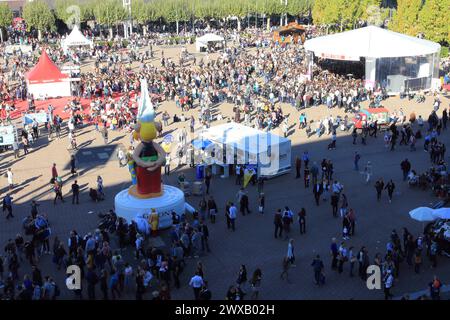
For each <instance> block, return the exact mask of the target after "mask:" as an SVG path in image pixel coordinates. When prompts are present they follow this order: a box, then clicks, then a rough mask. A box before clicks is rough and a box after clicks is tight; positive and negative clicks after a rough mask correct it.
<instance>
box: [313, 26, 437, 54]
mask: <svg viewBox="0 0 450 320" xmlns="http://www.w3.org/2000/svg"><path fill="white" fill-rule="evenodd" d="M440 48H441V46H440V45H439V44H438V43H435V42H432V41H428V40H423V39H419V38H416V37H411V36H407V35H405V34H401V33H397V32H393V31H390V30H386V29H382V28H379V27H375V26H368V27H364V28H360V29H355V30H351V31H346V32H342V33H337V34H332V35H328V36H323V37H318V38H314V39H311V40H307V41H306V42H305V49H306V51H312V52H314V54H315V55H316V56H317V57H322V58H327V59H336V60H356V61H359V59H360V58H363V57H371V58H386V57H409V56H420V55H427V54H433V53H436V52H438V51H439V50H440Z"/></svg>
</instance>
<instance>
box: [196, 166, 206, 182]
mask: <svg viewBox="0 0 450 320" xmlns="http://www.w3.org/2000/svg"><path fill="white" fill-rule="evenodd" d="M204 176H205V166H204V165H198V166H197V168H196V175H195V178H196V179H197V180H203V178H204Z"/></svg>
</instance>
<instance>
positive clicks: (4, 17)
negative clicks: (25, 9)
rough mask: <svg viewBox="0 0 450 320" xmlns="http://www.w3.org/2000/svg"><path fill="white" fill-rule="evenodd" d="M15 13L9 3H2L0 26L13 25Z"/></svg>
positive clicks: (0, 4) (0, 6)
mask: <svg viewBox="0 0 450 320" xmlns="http://www.w3.org/2000/svg"><path fill="white" fill-rule="evenodd" d="M12 19H13V14H12V11H11V9H10V8H9V6H8V4H6V3H4V2H2V3H0V28H6V27H8V26H9V25H11V22H12Z"/></svg>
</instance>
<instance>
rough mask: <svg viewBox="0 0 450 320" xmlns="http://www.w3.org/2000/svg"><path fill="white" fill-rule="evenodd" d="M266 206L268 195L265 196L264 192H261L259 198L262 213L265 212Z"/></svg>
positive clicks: (259, 207) (259, 209)
mask: <svg viewBox="0 0 450 320" xmlns="http://www.w3.org/2000/svg"><path fill="white" fill-rule="evenodd" d="M265 206H266V197H265V196H264V193H263V192H261V193H260V194H259V198H258V211H259V213H261V214H264V208H265Z"/></svg>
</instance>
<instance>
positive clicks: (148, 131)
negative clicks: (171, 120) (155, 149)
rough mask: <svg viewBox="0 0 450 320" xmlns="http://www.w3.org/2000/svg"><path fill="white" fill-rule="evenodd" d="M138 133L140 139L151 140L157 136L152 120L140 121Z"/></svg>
mask: <svg viewBox="0 0 450 320" xmlns="http://www.w3.org/2000/svg"><path fill="white" fill-rule="evenodd" d="M140 124H141V128H140V130H139V135H140V138H141V140H142V141H147V142H149V141H152V140H154V139H156V137H157V131H156V126H155V123H154V122H141V123H140Z"/></svg>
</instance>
